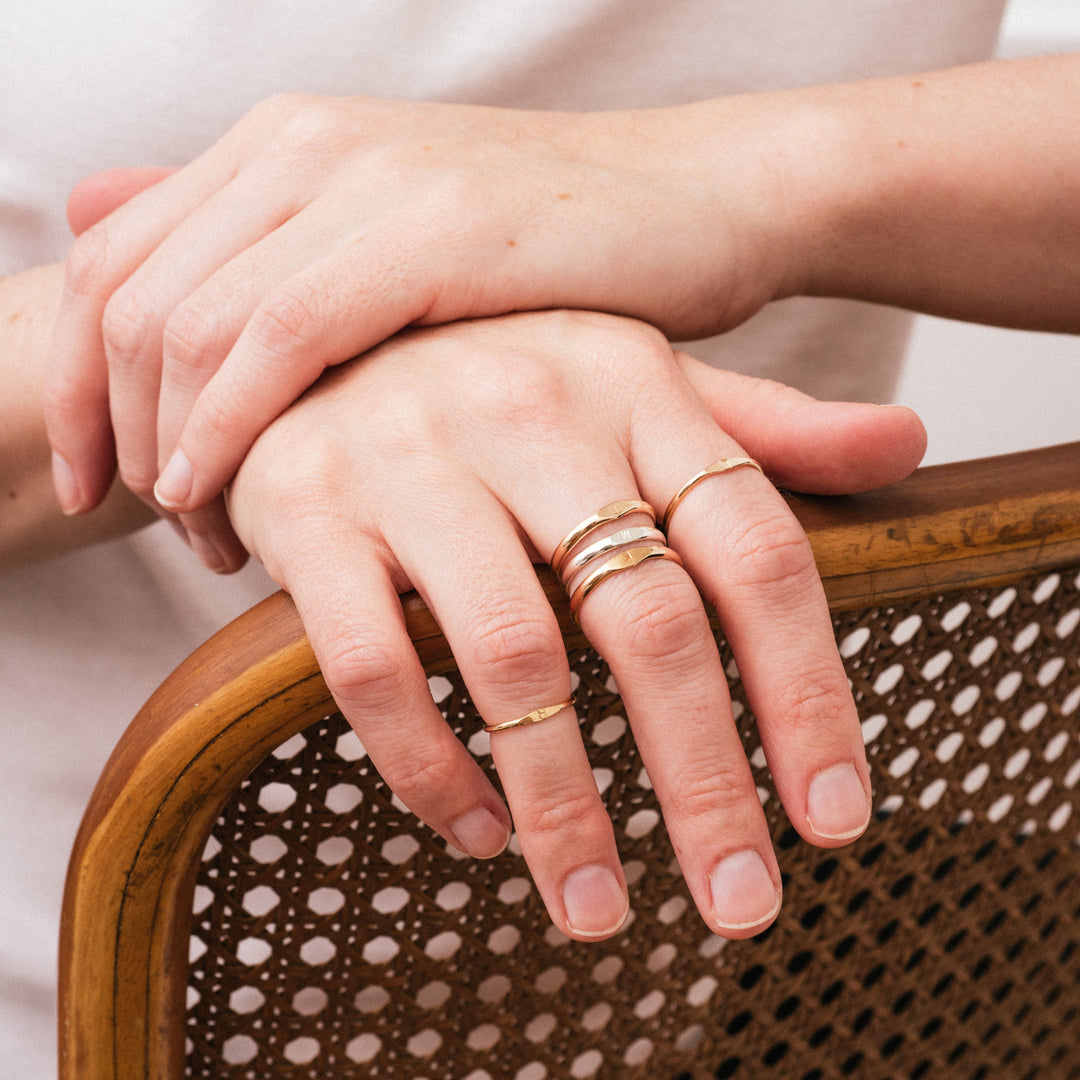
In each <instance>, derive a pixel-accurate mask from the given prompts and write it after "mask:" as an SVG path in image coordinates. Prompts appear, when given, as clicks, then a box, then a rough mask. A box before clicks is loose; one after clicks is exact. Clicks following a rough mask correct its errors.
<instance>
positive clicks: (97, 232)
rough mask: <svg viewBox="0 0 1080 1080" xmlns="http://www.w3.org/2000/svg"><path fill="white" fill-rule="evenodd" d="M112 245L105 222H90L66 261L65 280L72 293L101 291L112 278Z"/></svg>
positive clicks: (69, 252) (84, 293) (84, 294)
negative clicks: (92, 223) (91, 223)
mask: <svg viewBox="0 0 1080 1080" xmlns="http://www.w3.org/2000/svg"><path fill="white" fill-rule="evenodd" d="M111 249H112V244H111V241H110V236H109V226H108V225H107V224H106V223H105V222H98V223H97V224H95V225H91V226H90V228H89V229H87V230H86V231H85V232H83V233H82V235H81V236H79V238H78V239H77V240H76V241H75V242H74V243H73V244H72V245H71V248H70V250H69V251H68V254H67V258H66V260H65V262H64V283H65V285H66V287H67V289H68V291H69V292H72V293H74V294H75V295H77V296H88V295H92V294H94V293H96V292H98V291H100V290H101V289H102V288H104V286H105V285H106V283H107V282H108V281H109V280H110V277H111V272H110V271H111V265H112V263H111V259H110V253H111Z"/></svg>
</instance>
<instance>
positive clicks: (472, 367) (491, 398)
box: [464, 353, 570, 438]
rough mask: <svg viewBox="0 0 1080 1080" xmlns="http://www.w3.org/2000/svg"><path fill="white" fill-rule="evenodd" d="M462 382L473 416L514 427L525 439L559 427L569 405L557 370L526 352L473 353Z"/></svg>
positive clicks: (566, 389) (544, 434)
mask: <svg viewBox="0 0 1080 1080" xmlns="http://www.w3.org/2000/svg"><path fill="white" fill-rule="evenodd" d="M464 385H466V386H467V387H468V388H469V392H470V399H471V400H470V404H471V412H472V413H473V415H474V416H476V417H478V418H481V419H483V420H484V421H486V422H489V423H492V422H494V423H498V424H500V425H510V426H513V427H514V429H515V430H516V431H517V432H518V434H519V435H520V436H521V437H525V438H533V437H539V438H543V437H546V436H549V435H550V434H551V433H552V431H553V430H556V429H561V427H562V423H563V419H564V417H565V415H566V412H567V409H568V408H569V406H570V395H569V388H568V387H567V385H566V384H565V382H564V381H563V379H562V378H561V376H560V375H559V373H558V372H557V371H556V370H555V369H554V368H553V367H552V365H550V364H549V363H547V362H546V361H545V360H542V359H541V358H539V357H536V356H531V355H528V354H526V353H516V354H505V355H500V356H479V355H477V356H473V357H472V358H471V361H470V363H469V365H468V371H467V373H466V379H465V382H464Z"/></svg>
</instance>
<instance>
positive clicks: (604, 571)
mask: <svg viewBox="0 0 1080 1080" xmlns="http://www.w3.org/2000/svg"><path fill="white" fill-rule="evenodd" d="M630 514H646V515H647V516H648V517H649V518H650V519H651V521H650V524H649V525H648V526H636V527H633V528H628V529H620V530H619V531H617V532H613V533H609V534H608V535H607V536H604V537H601V539H599V540H597V541H595V542H593V543H591V544H589V545H588V546H587V547H584V548H581V549H580V550H578V551H577V553H576V554H574V552H575V549H577V548H578V547H579V545H581V544H582V543H583V542H584V541H585V540H586V539H587V538H588V537H589V536H591V535H592V534H593V533H594V532H595V531H596V530H597V529H600V528H602V527H603V526H604V525H607V524H610V523H611V522H613V521H618V520H619V519H620V518H624V517H627V516H628V515H630ZM655 526H656V511H655V510H653V508H652V507H651V506H650V505H649V504H648V503H646V502H642V501H641V500H639V499H625V500H622V501H619V502H613V503H608V505H607V506H604V507H602V508H601V509H600V510H598V511H597V512H596V513H595V514H592V515H591V516H590V517H587V518H586V519H585V520H584V521H582V522H581V523H580V524H579V525H577V526H575V527H574V528H573V529H571V530H570V532H568V533H567V534H566V536H565V537H564V538H563V539H562V541H561V542H560V543H559V544H558V546H557V547H556V548H555V551H554V553H553V554H552V556H551V568H552V570H554V571H555V573H556V574H558V575H559V580H560V581H561V582H562V586H563V588H564V589H566V591H567V593H568V594H569V595H570V614H571V615H572V616H573V617H574V620H575V621H577V619H578V613H579V612H580V611H581V605H582V604H583V603H584V602H585V598H586V597H587V596H588V595H589V594H590V593H591V592H592V591H593V590H594V589H595V588H596V587H597V586H598V585H599V584H600V583H601V582H603V581H606V580H607V579H608V578H609V577H611V576H612V575H614V574H618V573H621V572H622V571H623V570H629V569H631V568H632V567H635V566H639V565H640V564H641V563H643V562H646V561H647V560H649V559H668V560H670V561H672V562H675V563H678V565H679V566H682V560H681V559H680V558H679V556H678V555H677V554H676V553H675V552H674V551H672V550H671V548H669V547H668V546H667V544H666V541H665V538H664V534H663V533H662V532H661V531H660V530H659V529H657V528H656V527H655ZM599 559H603V560H604V561H603V562H602V563H600V565H599V566H598V567H597V568H596V569H593V570H589V567H591V566H592V565H593V564H594V563H595V562H596V561H597V560H599ZM582 573H585V574H586V576H585V577H584V578H582V579H581V580H580V582H579V583H577V584H575V580H576V579H578V578H579V577H580V575H581V574H582ZM572 586H573V588H572V589H571V587H572Z"/></svg>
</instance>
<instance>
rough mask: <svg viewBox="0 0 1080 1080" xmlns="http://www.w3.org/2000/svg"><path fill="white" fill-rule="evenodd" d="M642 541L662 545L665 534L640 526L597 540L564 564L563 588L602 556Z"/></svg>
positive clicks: (561, 575) (653, 527) (653, 528)
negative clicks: (655, 542) (657, 542)
mask: <svg viewBox="0 0 1080 1080" xmlns="http://www.w3.org/2000/svg"><path fill="white" fill-rule="evenodd" d="M642 540H656V541H659V542H660V543H661V544H662V543H663V542H664V534H663V533H662V532H661V531H660V530H659V529H658V528H656V526H655V525H652V526H649V525H639V526H636V527H635V528H632V529H619V530H618V531H617V532H613V533H609V534H608V535H607V536H605V537H604V538H603V539H602V540H597V541H596V542H595V543H594V544H590V545H589V546H588V547H587V548H582V549H581V551H579V552H578V553H577V554H576V555H575V556H573V558H571V559H568V560H567V561H566V562H564V563H563V566H562V570H563V572H562V574H560V575H559V576H560V577H561V579H562V583H563V586H564V587H565V586H566V584H567V583H568V582H569V581H570V580H571V579H572V578H573V576H574V575H575V574H576V573H577V572H578V571H579V570H581V569H583V568H584V567H585V566H586V565H588V564H589V563H591V562H592V561H593V560H594V559H599V558H600V556H601V555H607V554H608V553H609V552H612V551H615V550H616V549H617V548H621V547H628V546H629V545H630V544H637V543H639V542H640V541H642Z"/></svg>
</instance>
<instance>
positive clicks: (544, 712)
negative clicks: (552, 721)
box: [484, 696, 575, 732]
mask: <svg viewBox="0 0 1080 1080" xmlns="http://www.w3.org/2000/svg"><path fill="white" fill-rule="evenodd" d="M574 701H575V698H574V697H573V696H571V697H569V698H567V699H566V701H560V702H559V704H558V705H545V706H544V707H543V708H542V709H533V711H532V712H530V713H526V714H525V715H524V716H519V717H518V718H517V719H516V720H507V721H506V722H505V723H504V724H485V725H484V730H485V731H487V732H494V731H509V730H510V729H511V728H516V727H524V726H525V725H526V724H539V723H540V721H541V720H547V719H549V718H550V717H552V716H555V715H556V714H557V713H561V712H562V711H563V710H564V709H569V708H570V706H571V705H573V704H574Z"/></svg>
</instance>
